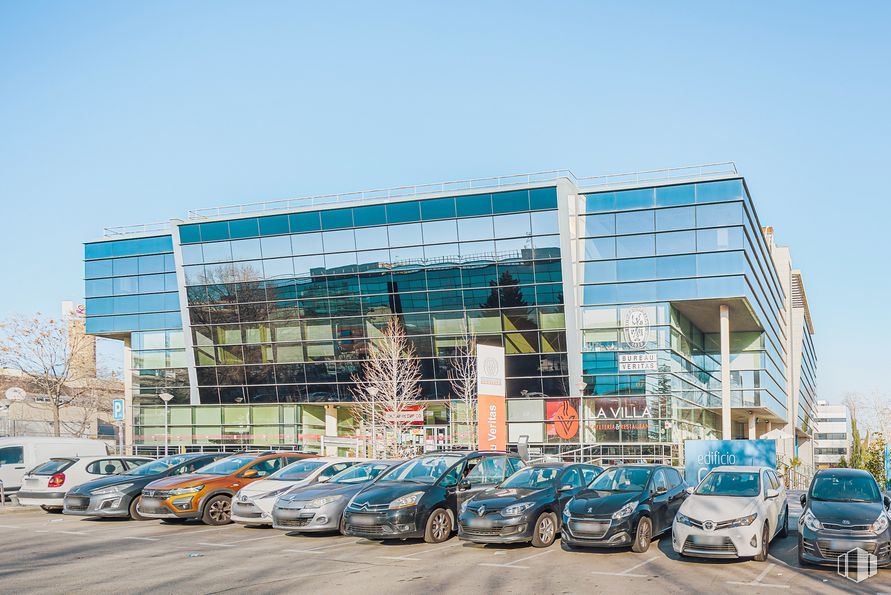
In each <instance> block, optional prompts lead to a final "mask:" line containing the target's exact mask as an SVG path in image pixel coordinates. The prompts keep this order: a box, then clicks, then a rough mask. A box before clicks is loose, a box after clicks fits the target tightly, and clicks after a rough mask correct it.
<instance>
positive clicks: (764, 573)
mask: <svg viewBox="0 0 891 595" xmlns="http://www.w3.org/2000/svg"><path fill="white" fill-rule="evenodd" d="M775 566H776V564H768V565H767V568H765V569H764V570H762V571H761V574H759V575H758V576H757V577H756V578H755V580H753V581H751V582H748V583H745V582H742V581H727V584H728V585H745V586H747V587H771V588H773V589H788V588H789V585H778V584H776V583H762V582H761V580H762V579H763V578H764V577H765V576H767V573H768V572H770V571H771V570H772V569H773V568H774V567H775Z"/></svg>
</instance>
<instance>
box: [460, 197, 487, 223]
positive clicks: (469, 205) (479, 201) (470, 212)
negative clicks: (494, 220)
mask: <svg viewBox="0 0 891 595" xmlns="http://www.w3.org/2000/svg"><path fill="white" fill-rule="evenodd" d="M455 208H456V210H457V211H458V217H474V216H476V215H491V214H492V197H491V195H489V194H478V195H471V196H458V197H456V198H455ZM462 223H463V222H462Z"/></svg>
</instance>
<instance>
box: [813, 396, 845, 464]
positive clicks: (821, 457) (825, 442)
mask: <svg viewBox="0 0 891 595" xmlns="http://www.w3.org/2000/svg"><path fill="white" fill-rule="evenodd" d="M850 426H851V417H850V415H849V414H848V408H847V407H845V406H844V405H830V404H829V403H827V402H826V401H817V423H816V427H815V433H814V458H815V460H814V463H815V464H816V466H817V467H835V466H837V465H838V462H839V459H841V458H842V457H844V458H845V460H846V461H849V460H850V458H851V431H850V429H849V428H850Z"/></svg>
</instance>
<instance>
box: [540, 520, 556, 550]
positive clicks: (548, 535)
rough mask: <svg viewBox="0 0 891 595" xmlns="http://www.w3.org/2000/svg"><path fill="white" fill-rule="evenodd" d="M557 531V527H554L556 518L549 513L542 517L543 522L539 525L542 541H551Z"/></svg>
mask: <svg viewBox="0 0 891 595" xmlns="http://www.w3.org/2000/svg"><path fill="white" fill-rule="evenodd" d="M555 531H556V527H554V519H552V518H551V517H550V515H548V516H546V517H544V518H543V519H541V524H539V526H538V539H539V540H540V541H541V542H542V543H550V542H551V541H553V539H554V533H555Z"/></svg>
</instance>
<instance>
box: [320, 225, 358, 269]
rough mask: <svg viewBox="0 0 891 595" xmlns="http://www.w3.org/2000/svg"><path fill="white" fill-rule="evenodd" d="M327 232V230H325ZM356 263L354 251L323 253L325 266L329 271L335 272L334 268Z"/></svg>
mask: <svg viewBox="0 0 891 595" xmlns="http://www.w3.org/2000/svg"><path fill="white" fill-rule="evenodd" d="M326 233H329V232H326ZM355 264H356V253H355V252H339V253H333V254H325V268H327V269H328V272H329V273H335V272H337V271H336V270H335V269H339V268H341V267H346V266H350V265H355Z"/></svg>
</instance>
